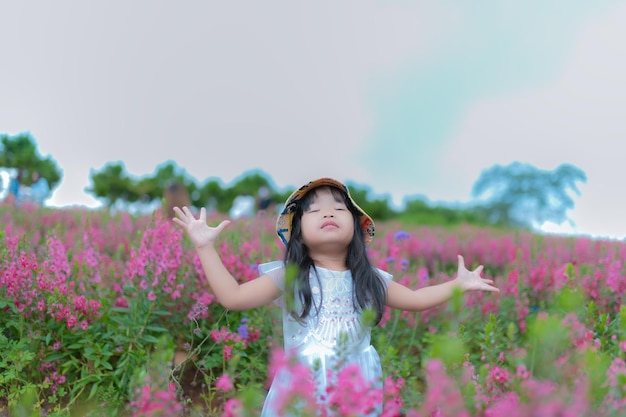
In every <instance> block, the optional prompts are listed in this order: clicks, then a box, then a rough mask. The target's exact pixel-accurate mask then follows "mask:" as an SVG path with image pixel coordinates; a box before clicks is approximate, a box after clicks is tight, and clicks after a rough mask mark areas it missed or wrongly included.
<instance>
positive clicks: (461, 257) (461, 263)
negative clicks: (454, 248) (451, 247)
mask: <svg viewBox="0 0 626 417" xmlns="http://www.w3.org/2000/svg"><path fill="white" fill-rule="evenodd" d="M457 258H458V259H459V270H461V269H465V259H463V256H461V255H457Z"/></svg>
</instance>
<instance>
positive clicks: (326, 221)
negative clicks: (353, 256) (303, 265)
mask: <svg viewBox="0 0 626 417" xmlns="http://www.w3.org/2000/svg"><path fill="white" fill-rule="evenodd" d="M311 192H312V193H315V194H314V195H313V198H312V200H311V204H310V205H309V207H308V208H307V207H305V210H304V212H303V213H302V219H301V228H302V240H303V243H304V244H305V245H306V246H307V247H308V248H309V250H315V249H317V248H318V247H319V245H329V244H330V245H336V246H338V247H340V248H342V249H345V248H347V247H348V245H349V244H350V242H351V241H352V237H353V235H354V219H353V217H352V213H351V212H350V210H348V208H347V207H346V204H345V203H344V202H343V200H342V199H341V198H339V197H335V195H334V194H333V193H332V191H331V190H330V188H328V187H320V188H317V189H315V190H313V191H311Z"/></svg>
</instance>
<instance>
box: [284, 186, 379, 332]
mask: <svg viewBox="0 0 626 417" xmlns="http://www.w3.org/2000/svg"><path fill="white" fill-rule="evenodd" d="M324 187H326V188H328V189H330V190H331V192H332V194H333V196H334V198H335V199H336V200H337V201H340V202H343V203H345V205H346V207H347V208H348V210H349V211H350V213H352V218H353V219H354V235H353V237H352V241H351V242H350V244H349V245H348V254H347V256H346V266H347V267H348V269H350V272H351V273H352V304H353V305H354V307H355V308H357V306H358V307H360V308H361V309H362V310H365V309H372V310H373V311H374V312H375V313H376V320H375V321H374V324H378V323H379V322H380V320H381V319H382V316H383V312H384V308H385V300H386V297H387V287H386V285H385V283H384V282H383V280H382V278H381V277H380V276H379V274H378V273H377V272H376V270H375V268H374V267H373V265H372V263H371V262H370V260H369V256H368V254H367V246H366V244H365V237H364V235H363V233H362V230H361V223H360V220H359V217H360V216H361V212H360V210H359V209H357V208H356V207H355V206H354V204H352V201H351V200H350V198H349V197H348V195H347V194H346V193H345V192H344V191H342V190H340V189H338V188H335V187H330V186H321V187H317V188H315V189H313V190H311V191H309V192H308V193H306V194H305V195H304V196H303V197H302V198H301V199H300V201H298V203H297V204H296V207H295V211H294V215H293V219H292V221H291V235H290V238H289V241H288V242H287V248H286V251H285V264H286V265H288V266H289V265H296V266H297V273H296V276H295V278H293V279H289V277H287V278H286V279H285V291H286V294H287V296H288V297H289V296H290V295H291V294H293V295H294V296H295V297H298V298H299V299H300V301H301V303H302V311H300V312H297V311H294V306H293V305H292V306H289V304H287V308H288V309H291V311H290V314H291V315H292V316H293V317H294V318H295V319H296V320H298V321H299V322H302V321H303V320H304V319H305V318H306V317H307V316H308V315H309V314H310V312H311V307H313V294H312V291H311V284H310V282H309V271H310V269H311V267H314V271H315V274H316V276H317V270H316V269H315V264H314V263H313V259H311V257H310V255H309V251H308V249H307V247H306V246H305V245H304V243H303V242H302V227H301V219H302V214H303V213H304V212H305V211H306V210H308V208H309V206H310V204H311V202H312V200H313V197H314V196H315V195H316V191H317V190H319V189H320V188H324ZM287 271H289V268H288V269H287ZM317 279H318V280H319V276H318V277H317ZM321 295H322V297H323V296H324V294H323V293H322V294H321ZM320 303H321V301H320ZM319 308H320V306H318V305H315V309H316V311H319Z"/></svg>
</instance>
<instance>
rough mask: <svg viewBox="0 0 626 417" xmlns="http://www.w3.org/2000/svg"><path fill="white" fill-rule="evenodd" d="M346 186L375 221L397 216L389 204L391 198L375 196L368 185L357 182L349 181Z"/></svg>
mask: <svg viewBox="0 0 626 417" xmlns="http://www.w3.org/2000/svg"><path fill="white" fill-rule="evenodd" d="M346 186H347V187H348V188H349V189H350V196H351V197H352V198H353V199H354V201H356V202H358V205H359V207H361V208H362V209H363V210H364V211H365V212H366V213H367V214H368V215H370V216H371V217H372V218H373V219H374V220H375V221H385V220H389V219H391V218H393V217H395V216H396V214H397V213H396V212H395V210H393V208H392V207H391V206H390V205H389V198H387V197H386V198H374V197H372V196H371V192H370V190H369V189H368V188H367V187H364V186H361V185H357V184H355V183H347V184H346Z"/></svg>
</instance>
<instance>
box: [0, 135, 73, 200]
mask: <svg viewBox="0 0 626 417" xmlns="http://www.w3.org/2000/svg"><path fill="white" fill-rule="evenodd" d="M0 167H3V168H15V169H19V170H22V171H25V174H26V175H24V177H23V181H24V185H31V182H30V181H31V180H30V178H31V174H32V172H33V171H39V174H40V175H41V176H42V177H43V178H45V179H46V180H47V181H48V185H49V186H50V190H54V189H55V188H56V187H57V186H58V185H59V183H60V182H61V177H62V171H61V169H60V168H59V166H58V164H57V162H56V161H55V160H54V159H53V158H52V157H51V156H46V157H43V156H41V155H40V154H39V151H38V150H37V142H36V141H35V138H34V137H33V136H32V135H31V134H30V132H23V133H18V134H17V135H15V136H9V135H8V134H5V133H0Z"/></svg>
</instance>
